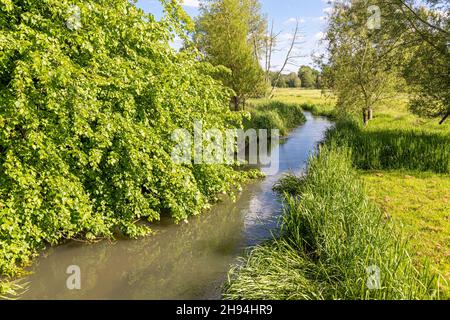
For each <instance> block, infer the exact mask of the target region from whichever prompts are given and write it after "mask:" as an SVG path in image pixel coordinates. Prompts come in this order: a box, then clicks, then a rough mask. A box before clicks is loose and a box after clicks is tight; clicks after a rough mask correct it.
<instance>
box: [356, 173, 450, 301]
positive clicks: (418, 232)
mask: <svg viewBox="0 0 450 320" xmlns="http://www.w3.org/2000/svg"><path fill="white" fill-rule="evenodd" d="M362 178H363V179H364V181H365V184H366V186H367V191H368V193H369V196H370V198H371V199H372V200H373V201H374V202H376V203H377V205H378V206H379V207H380V208H381V210H382V212H383V214H384V215H385V217H386V218H388V219H392V221H393V222H394V225H396V226H397V227H398V229H399V230H401V231H402V232H403V233H404V235H405V236H407V237H408V249H409V252H411V253H414V256H413V258H414V263H415V264H416V265H417V266H420V265H421V264H423V263H424V261H425V260H428V261H429V262H430V264H431V267H432V269H433V270H434V271H436V272H438V273H440V274H441V275H442V277H443V278H444V279H445V280H446V281H441V286H442V287H443V288H444V290H445V291H446V292H447V296H448V297H449V298H450V287H449V284H450V244H449V239H450V211H449V209H448V208H449V205H450V194H449V190H450V176H449V175H441V174H435V173H430V172H416V171H413V172H410V171H372V172H370V171H369V172H367V171H364V172H362Z"/></svg>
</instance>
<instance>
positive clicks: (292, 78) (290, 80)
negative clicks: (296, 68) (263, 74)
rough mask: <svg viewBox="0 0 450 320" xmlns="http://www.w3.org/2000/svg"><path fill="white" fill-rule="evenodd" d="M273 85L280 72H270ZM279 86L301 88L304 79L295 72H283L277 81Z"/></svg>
mask: <svg viewBox="0 0 450 320" xmlns="http://www.w3.org/2000/svg"><path fill="white" fill-rule="evenodd" d="M269 76H270V80H271V83H272V86H273V85H275V82H276V81H277V78H278V72H270V74H269ZM276 86H277V87H278V88H300V87H301V86H302V81H301V80H300V78H299V77H298V75H297V74H296V73H295V72H291V73H289V74H281V75H280V77H279V79H278V82H277V83H276Z"/></svg>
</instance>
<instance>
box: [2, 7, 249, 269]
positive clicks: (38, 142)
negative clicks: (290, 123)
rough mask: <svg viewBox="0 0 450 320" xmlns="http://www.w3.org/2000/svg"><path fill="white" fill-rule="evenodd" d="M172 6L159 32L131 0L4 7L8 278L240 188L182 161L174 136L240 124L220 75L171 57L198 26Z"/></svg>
mask: <svg viewBox="0 0 450 320" xmlns="http://www.w3.org/2000/svg"><path fill="white" fill-rule="evenodd" d="M162 3H163V5H164V8H165V12H166V15H165V16H164V17H163V18H162V19H161V20H160V21H157V20H155V18H154V17H153V16H152V15H146V14H144V12H143V11H142V10H140V9H138V8H136V6H135V5H134V4H132V3H131V2H130V1H128V0H97V1H88V0H77V1H69V0H40V1H34V0H33V1H32V0H0V274H3V275H14V274H15V273H16V272H17V270H18V269H17V268H16V266H17V265H21V264H23V263H26V262H27V260H28V258H29V255H30V254H31V253H33V252H34V251H35V250H36V249H37V248H39V247H42V246H43V245H44V244H46V243H52V244H54V243H58V242H59V241H61V240H62V239H68V238H72V237H82V238H87V239H92V238H95V237H98V236H112V235H113V234H114V233H115V232H117V231H121V232H123V233H124V234H126V235H129V236H138V235H141V234H145V233H147V232H148V229H147V228H145V227H138V226H137V225H136V224H135V222H136V221H137V220H139V219H146V220H148V221H154V220H157V219H159V218H160V216H161V214H165V215H169V216H171V217H173V218H174V220H176V221H180V220H183V219H186V218H187V217H188V216H189V215H194V214H198V213H200V212H201V211H202V210H203V208H204V207H205V206H206V205H207V203H208V201H209V200H213V199H214V198H215V195H216V194H217V193H220V192H228V191H230V190H232V188H233V185H235V186H236V184H237V183H238V181H239V180H240V177H241V175H240V174H239V175H238V174H236V173H235V172H234V171H233V169H232V168H231V167H229V166H225V165H210V166H203V165H194V164H192V165H191V164H177V163H175V162H173V161H172V159H171V152H172V150H173V147H174V145H175V143H176V142H175V141H172V140H171V134H172V132H173V131H174V130H175V129H178V128H186V129H191V128H192V126H193V123H194V121H195V120H198V119H202V120H203V126H204V128H205V129H208V128H217V129H219V130H225V129H226V128H228V127H230V126H231V125H235V124H236V123H238V122H239V121H240V120H239V119H238V117H239V115H237V114H235V113H232V112H231V111H230V110H229V99H230V92H229V90H228V89H226V88H224V87H223V86H222V85H221V84H220V83H219V82H218V81H216V80H214V79H213V78H212V77H211V76H210V75H211V74H214V73H215V71H216V70H215V68H213V67H212V66H211V65H210V64H208V63H204V62H199V61H198V60H197V57H198V53H197V52H196V51H195V50H193V49H192V46H187V48H188V49H186V50H184V51H182V52H176V51H175V50H173V49H172V48H171V47H170V45H169V43H170V41H171V40H172V39H173V37H174V36H175V35H176V34H178V35H179V36H181V37H184V38H187V35H186V28H189V27H190V26H192V22H191V21H190V20H189V18H188V17H187V15H186V14H185V13H184V11H183V10H182V9H181V7H180V6H179V4H178V2H177V1H175V0H173V1H169V0H166V1H162ZM74 4H75V5H76V6H77V7H73V6H72V5H74ZM189 48H191V49H189Z"/></svg>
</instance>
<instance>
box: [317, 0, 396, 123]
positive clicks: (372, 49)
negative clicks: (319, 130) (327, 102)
mask: <svg viewBox="0 0 450 320" xmlns="http://www.w3.org/2000/svg"><path fill="white" fill-rule="evenodd" d="M333 9H334V10H333V11H332V13H331V15H330V17H329V25H328V30H327V33H326V40H327V41H328V55H329V56H328V59H329V60H328V64H327V68H326V70H327V71H326V73H325V75H326V76H327V77H328V79H327V81H326V82H327V84H328V86H329V87H330V88H331V89H333V91H334V92H335V93H336V94H337V97H338V103H337V107H338V109H339V110H340V111H341V112H342V113H353V114H355V113H360V112H361V113H362V115H363V117H362V119H363V122H364V124H368V122H369V120H370V119H371V118H372V117H373V112H374V108H376V107H377V105H378V104H379V103H380V102H382V101H383V100H385V99H387V98H390V97H392V96H393V95H394V94H395V92H396V89H398V87H399V86H400V85H401V84H402V81H401V78H400V76H399V73H400V72H399V69H398V66H397V62H396V61H395V59H393V55H394V52H393V51H392V50H390V48H391V46H392V38H390V37H389V36H387V35H385V34H383V33H380V32H377V31H376V30H373V29H372V28H369V27H368V26H367V6H366V4H365V3H364V2H362V1H352V2H351V5H347V4H345V3H341V2H335V4H334V6H333Z"/></svg>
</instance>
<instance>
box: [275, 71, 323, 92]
mask: <svg viewBox="0 0 450 320" xmlns="http://www.w3.org/2000/svg"><path fill="white" fill-rule="evenodd" d="M276 78H277V72H271V73H270V80H271V84H272V85H276V86H277V87H278V88H305V89H321V88H322V78H321V72H320V71H318V70H316V69H314V68H311V67H309V66H301V67H300V69H299V70H298V72H297V73H296V72H291V73H289V74H282V75H281V76H280V79H279V80H278V83H276Z"/></svg>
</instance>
